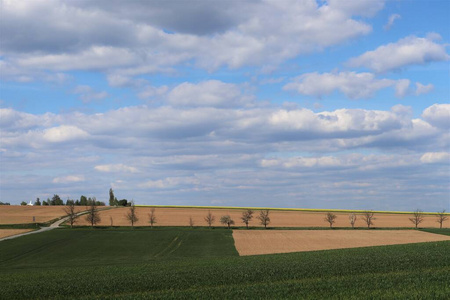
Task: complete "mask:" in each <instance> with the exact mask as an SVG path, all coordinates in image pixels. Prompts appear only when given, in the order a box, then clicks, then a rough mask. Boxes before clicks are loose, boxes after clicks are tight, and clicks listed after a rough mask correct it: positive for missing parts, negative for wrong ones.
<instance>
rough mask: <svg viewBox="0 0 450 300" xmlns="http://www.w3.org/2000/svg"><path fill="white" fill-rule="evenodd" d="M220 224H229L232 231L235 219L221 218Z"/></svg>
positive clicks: (227, 216)
mask: <svg viewBox="0 0 450 300" xmlns="http://www.w3.org/2000/svg"><path fill="white" fill-rule="evenodd" d="M220 223H222V224H227V225H228V229H230V226H231V225H234V221H233V219H231V217H230V216H229V215H226V216H222V217H221V218H220Z"/></svg>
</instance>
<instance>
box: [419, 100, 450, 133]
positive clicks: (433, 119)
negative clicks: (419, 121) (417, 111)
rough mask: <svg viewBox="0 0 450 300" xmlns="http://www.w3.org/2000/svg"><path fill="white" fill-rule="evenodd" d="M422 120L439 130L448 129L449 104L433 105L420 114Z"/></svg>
mask: <svg viewBox="0 0 450 300" xmlns="http://www.w3.org/2000/svg"><path fill="white" fill-rule="evenodd" d="M422 118H423V119H424V120H425V121H427V122H428V123H430V124H431V125H433V126H435V127H439V128H444V129H449V128H450V104H433V105H432V106H430V107H428V108H426V109H425V110H424V111H423V113H422Z"/></svg>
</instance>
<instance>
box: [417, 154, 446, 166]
mask: <svg viewBox="0 0 450 300" xmlns="http://www.w3.org/2000/svg"><path fill="white" fill-rule="evenodd" d="M420 161H421V162H422V163H424V164H435V163H450V153H449V152H427V153H425V154H424V155H422V157H420Z"/></svg>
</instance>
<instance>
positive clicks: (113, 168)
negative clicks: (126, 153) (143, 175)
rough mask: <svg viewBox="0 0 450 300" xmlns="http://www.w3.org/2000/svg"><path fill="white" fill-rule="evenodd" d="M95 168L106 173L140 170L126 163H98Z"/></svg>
mask: <svg viewBox="0 0 450 300" xmlns="http://www.w3.org/2000/svg"><path fill="white" fill-rule="evenodd" d="M94 169H95V170H96V171H99V172H106V173H112V172H115V173H121V172H125V173H136V172H138V169H137V168H135V167H131V166H127V165H124V164H108V165H98V166H95V167H94Z"/></svg>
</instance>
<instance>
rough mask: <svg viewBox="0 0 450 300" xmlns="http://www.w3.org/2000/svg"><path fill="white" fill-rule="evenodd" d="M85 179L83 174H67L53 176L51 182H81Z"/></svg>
mask: <svg viewBox="0 0 450 300" xmlns="http://www.w3.org/2000/svg"><path fill="white" fill-rule="evenodd" d="M81 181H85V179H84V176H83V175H67V176H61V177H55V178H53V180H52V182H53V183H72V182H81Z"/></svg>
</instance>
